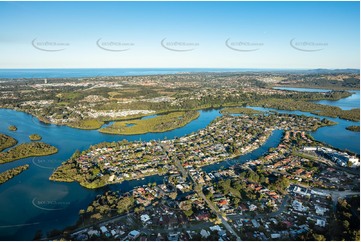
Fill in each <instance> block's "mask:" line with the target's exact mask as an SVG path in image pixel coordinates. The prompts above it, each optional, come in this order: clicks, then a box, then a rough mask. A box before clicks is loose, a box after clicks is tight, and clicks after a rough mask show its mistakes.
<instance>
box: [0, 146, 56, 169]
mask: <svg viewBox="0 0 361 242" xmlns="http://www.w3.org/2000/svg"><path fill="white" fill-rule="evenodd" d="M56 152H58V149H57V148H55V147H54V146H51V145H49V144H46V143H43V142H31V143H24V144H20V145H18V146H16V147H14V148H12V149H10V150H9V151H6V152H2V153H0V164H1V163H6V162H11V161H15V160H19V159H23V158H27V157H33V156H45V155H52V154H55V153H56Z"/></svg>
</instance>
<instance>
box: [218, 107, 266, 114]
mask: <svg viewBox="0 0 361 242" xmlns="http://www.w3.org/2000/svg"><path fill="white" fill-rule="evenodd" d="M260 113H262V112H261V111H258V110H254V109H251V108H242V107H234V108H224V109H222V111H221V114H247V115H250V114H260Z"/></svg>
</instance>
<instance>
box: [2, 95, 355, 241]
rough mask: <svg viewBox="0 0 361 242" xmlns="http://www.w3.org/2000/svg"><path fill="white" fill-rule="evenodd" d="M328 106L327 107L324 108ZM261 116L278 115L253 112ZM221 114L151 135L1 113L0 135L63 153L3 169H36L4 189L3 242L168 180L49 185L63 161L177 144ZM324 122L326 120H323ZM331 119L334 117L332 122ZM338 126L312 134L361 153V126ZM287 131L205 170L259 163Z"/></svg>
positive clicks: (351, 101) (349, 103)
mask: <svg viewBox="0 0 361 242" xmlns="http://www.w3.org/2000/svg"><path fill="white" fill-rule="evenodd" d="M322 102H323V103H322ZM319 103H322V104H327V105H334V106H340V107H341V108H343V109H347V108H354V107H359V105H360V92H359V91H354V94H353V95H352V96H351V97H349V98H345V99H341V100H339V101H333V102H332V103H325V102H324V101H320V102H319ZM252 108H254V109H257V110H261V111H272V110H273V109H264V108H260V107H252ZM219 111H220V110H215V109H212V110H201V111H200V116H199V118H198V119H196V120H194V121H192V122H190V123H189V124H187V125H186V126H184V127H182V128H178V129H175V130H172V131H168V132H164V133H148V134H144V135H129V136H125V135H108V134H102V133H100V132H98V131H96V130H92V131H89V130H80V129H74V128H69V127H65V126H57V125H49V124H44V123H41V122H40V121H39V120H38V119H36V118H35V117H33V116H31V115H28V114H26V113H23V112H17V111H13V110H6V109H0V132H1V133H4V134H7V135H11V136H13V137H14V138H15V139H17V140H18V142H19V143H24V142H29V138H28V136H29V135H30V134H33V133H37V134H39V135H41V136H42V137H43V140H42V141H44V142H46V143H49V144H51V145H54V146H56V147H57V148H58V149H59V152H58V153H57V154H54V155H51V156H46V157H36V158H26V159H21V160H17V161H14V162H10V163H7V164H2V165H0V172H3V171H5V170H7V169H10V168H13V167H16V166H19V165H24V164H29V165H30V168H29V169H28V170H27V171H25V172H23V173H21V174H20V175H18V176H16V177H15V178H13V179H11V180H9V181H8V182H6V183H4V184H2V185H0V214H1V217H0V239H1V240H31V239H33V237H34V235H35V232H36V231H37V230H42V231H43V232H47V231H50V230H52V229H62V228H64V227H66V226H69V225H72V224H74V223H75V222H76V221H77V219H78V212H79V210H80V209H83V208H86V207H87V205H88V204H89V202H90V201H92V200H93V198H94V197H95V196H96V195H97V194H100V193H103V192H104V191H105V190H108V189H112V190H121V191H129V190H131V189H132V188H133V187H134V186H139V185H143V184H148V183H149V182H157V183H161V182H162V180H163V177H161V176H151V177H147V178H145V179H144V180H134V181H127V182H123V183H121V184H116V185H110V186H109V187H104V188H100V189H96V190H89V189H85V188H83V187H81V186H80V185H79V184H78V183H60V182H52V181H49V179H48V178H49V176H50V175H51V173H52V172H53V170H54V169H55V168H56V167H58V166H59V165H60V164H61V162H63V161H65V160H67V159H68V158H69V157H70V156H71V155H72V154H73V153H74V151H75V150H76V149H79V150H84V149H87V148H88V147H89V146H90V145H92V144H97V143H100V142H104V141H107V142H112V141H119V140H123V139H127V140H129V141H132V140H142V141H148V140H152V139H171V138H174V137H180V136H184V135H187V134H190V133H192V132H195V131H197V130H199V129H202V128H205V127H206V126H207V125H208V124H209V123H210V122H211V121H212V120H214V119H215V118H216V117H219V116H221V114H220V113H219ZM278 112H280V113H293V114H298V115H308V116H316V115H313V114H310V113H307V112H300V111H278ZM320 117H321V118H323V117H322V116H320ZM326 118H328V117H326ZM328 119H330V120H332V121H335V122H337V123H338V124H337V125H334V126H330V127H323V128H320V129H318V130H317V131H316V132H312V133H311V134H312V135H313V137H314V138H315V139H316V140H319V141H322V142H325V143H328V144H330V145H332V146H334V147H337V148H341V149H348V150H350V151H353V152H356V153H358V154H359V153H360V134H359V133H356V132H351V131H348V130H346V129H345V128H346V127H347V126H350V125H359V122H352V121H347V120H342V119H339V118H328ZM9 125H15V126H17V127H18V131H16V132H11V131H9V130H8V126H9ZM282 134H283V131H282V130H275V131H274V132H273V134H272V135H271V136H270V138H269V139H268V140H267V141H266V143H265V144H264V145H262V146H261V147H260V148H258V149H256V150H254V151H253V152H251V153H248V154H245V155H243V156H241V157H238V158H235V159H233V160H230V161H225V162H221V163H219V164H214V165H210V166H207V167H204V168H203V169H204V170H205V171H207V172H209V171H213V170H217V169H219V168H220V167H222V166H223V167H228V166H230V165H233V164H235V163H242V162H245V161H247V160H251V159H257V158H258V157H260V156H261V155H263V154H265V153H266V152H267V151H268V149H269V148H271V147H276V146H277V145H278V144H279V142H280V140H281V138H282Z"/></svg>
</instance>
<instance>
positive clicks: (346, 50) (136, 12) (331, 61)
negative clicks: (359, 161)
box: [0, 2, 360, 68]
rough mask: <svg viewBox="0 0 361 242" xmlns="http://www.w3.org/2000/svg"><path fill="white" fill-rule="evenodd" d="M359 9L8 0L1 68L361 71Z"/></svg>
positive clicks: (1, 24) (0, 6)
mask: <svg viewBox="0 0 361 242" xmlns="http://www.w3.org/2000/svg"><path fill="white" fill-rule="evenodd" d="M359 4H360V3H359V2H0V68H130V67H133V68H146V67H149V68H151V67H157V68H166V67H179V68H181V67H187V68H189V67H209V68H212V67H213V68H359V65H360V37H359V36H360V24H359V21H360V20H359V19H360V11H359ZM162 40H163V42H162ZM227 40H228V42H227V43H226V41H227ZM97 41H98V43H97ZM161 42H162V43H161ZM54 50H55V51H54ZM120 50H122V51H120Z"/></svg>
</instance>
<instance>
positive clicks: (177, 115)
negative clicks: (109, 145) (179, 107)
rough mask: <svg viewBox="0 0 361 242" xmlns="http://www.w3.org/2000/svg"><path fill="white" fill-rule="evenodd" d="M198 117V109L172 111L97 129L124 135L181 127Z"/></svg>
mask: <svg viewBox="0 0 361 242" xmlns="http://www.w3.org/2000/svg"><path fill="white" fill-rule="evenodd" d="M198 117H199V112H198V111H187V112H173V113H168V114H165V115H160V116H156V117H154V118H150V119H144V120H141V119H135V120H128V121H121V122H115V123H114V124H112V125H111V126H109V127H106V128H103V129H100V130H99V131H100V132H102V133H108V134H125V135H133V134H145V133H149V132H165V131H169V130H172V129H176V128H179V127H182V126H184V125H186V124H188V123H189V122H191V121H192V120H194V119H197V118H198Z"/></svg>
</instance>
